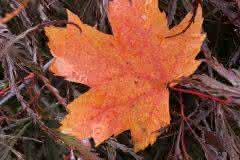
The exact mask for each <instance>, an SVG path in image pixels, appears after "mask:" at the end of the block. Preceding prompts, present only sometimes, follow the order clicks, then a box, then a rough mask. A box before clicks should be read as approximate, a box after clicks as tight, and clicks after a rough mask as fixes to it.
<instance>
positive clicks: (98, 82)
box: [45, 0, 205, 151]
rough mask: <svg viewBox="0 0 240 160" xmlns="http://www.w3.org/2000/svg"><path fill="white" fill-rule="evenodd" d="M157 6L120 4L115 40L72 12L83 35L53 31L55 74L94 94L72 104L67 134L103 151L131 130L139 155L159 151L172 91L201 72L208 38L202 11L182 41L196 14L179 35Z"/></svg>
mask: <svg viewBox="0 0 240 160" xmlns="http://www.w3.org/2000/svg"><path fill="white" fill-rule="evenodd" d="M157 1H158V0H132V2H131V3H130V2H129V0H114V1H113V2H110V4H109V10H108V18H109V20H110V23H111V26H112V30H113V35H108V34H104V33H102V32H99V31H98V30H96V29H95V28H93V27H90V26H88V25H85V24H83V23H82V22H81V21H80V20H79V18H78V17H77V16H75V15H74V14H73V13H71V12H70V11H68V18H69V21H71V22H75V23H76V24H78V25H79V26H80V27H81V29H82V32H80V31H79V29H78V28H76V27H74V26H72V25H67V28H56V27H47V28H46V29H45V31H46V34H47V36H48V37H49V47H50V48H51V50H52V53H53V54H54V56H55V57H56V60H55V62H54V63H53V64H52V66H51V70H52V71H53V72H54V73H55V74H56V75H59V76H63V77H66V79H67V80H69V81H73V82H78V83H83V84H87V85H89V86H90V87H91V89H90V90H89V91H88V92H87V93H85V94H83V95H81V96H79V97H78V98H77V99H75V100H74V101H73V102H72V103H70V104H69V105H68V109H69V110H70V113H69V114H68V115H67V116H66V118H65V119H64V120H63V121H62V127H61V130H62V131H64V132H65V133H68V134H71V135H74V136H76V137H78V138H80V139H82V138H86V137H93V138H94V140H95V142H96V144H100V143H101V142H103V141H104V140H106V139H107V138H109V137H110V136H112V135H117V134H119V133H121V132H123V131H126V130H130V131H131V135H132V140H133V143H134V148H135V150H136V151H138V150H140V149H143V148H145V147H146V146H147V145H149V144H152V143H153V142H154V141H155V140H156V137H157V136H158V133H157V132H156V131H157V130H158V129H160V128H161V127H164V126H167V125H168V124H169V123H170V115H169V107H168V106H169V102H168V101H169V93H168V90H167V87H166V84H167V83H168V82H170V81H172V80H174V79H176V78H179V77H181V76H188V75H190V74H192V73H193V71H194V70H195V69H196V68H197V67H198V66H199V64H200V62H199V61H196V60H195V56H196V55H197V53H198V52H199V50H200V47H201V44H202V42H203V40H204V37H205V35H203V34H201V25H202V21H203V19H202V12H201V8H200V7H199V9H198V12H197V15H196V18H195V22H194V23H193V24H192V25H191V26H190V28H189V29H188V30H187V31H186V32H185V33H183V34H181V35H180V36H176V37H173V38H166V37H168V36H171V35H174V34H176V33H179V32H181V31H182V30H183V29H184V28H185V27H186V26H187V25H188V24H189V21H190V19H191V17H192V14H191V13H190V14H188V15H187V16H186V18H185V19H184V20H183V21H182V22H181V23H180V24H179V25H178V26H177V27H174V28H173V29H171V30H169V29H168V27H167V22H166V16H165V14H164V13H161V12H160V11H159V9H158V2H157Z"/></svg>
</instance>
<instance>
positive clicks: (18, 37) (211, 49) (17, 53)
mask: <svg viewBox="0 0 240 160" xmlns="http://www.w3.org/2000/svg"><path fill="white" fill-rule="evenodd" d="M24 2H25V4H24V5H23V7H21V5H22V4H23V3H24ZM24 2H20V1H17V0H1V1H0V16H1V17H5V19H4V18H0V22H1V23H0V61H1V65H2V67H1V68H0V71H1V72H0V74H1V76H0V78H1V80H0V159H1V160H5V159H27V160H31V159H34V160H40V159H50V160H54V159H66V160H67V159H71V160H74V159H80V158H82V159H84V160H85V159H110V160H115V159H119V160H121V159H124V160H125V159H146V160H147V159H156V160H158V159H194V160H195V159H208V160H212V159H213V160H215V159H219V160H225V159H231V160H238V159H240V139H239V136H240V110H239V107H240V70H239V64H240V45H239V44H240V3H239V1H238V0H231V1H227V0H204V1H203V2H202V5H203V13H204V31H205V32H206V33H207V39H206V40H205V42H204V44H203V46H202V51H201V52H200V53H199V55H198V58H201V59H203V63H202V64H201V66H200V67H199V68H198V70H197V71H196V73H195V74H194V75H193V76H191V77H188V78H183V79H181V81H180V82H179V84H178V85H177V86H174V87H171V88H169V90H170V91H171V97H170V104H171V108H170V110H171V118H172V120H171V125H170V126H169V127H167V128H166V129H164V130H160V131H159V132H161V133H162V134H161V136H160V137H159V138H158V140H157V142H156V143H155V144H154V145H152V146H149V147H148V148H146V149H145V150H144V151H141V152H139V153H134V152H133V150H132V149H131V148H132V143H131V135H130V133H129V132H124V133H122V134H121V135H119V136H117V137H112V138H110V139H109V140H107V141H106V142H105V143H103V144H101V145H100V146H98V147H95V146H94V141H93V140H92V139H86V140H82V141H79V140H76V139H75V138H74V137H71V136H68V135H64V134H62V133H60V132H59V131H58V130H57V128H58V127H59V122H60V121H61V120H62V119H63V118H64V116H65V115H66V114H67V109H66V108H65V106H66V104H67V103H69V102H71V101H72V100H73V99H74V98H76V97H77V96H79V95H80V94H82V93H84V92H86V91H87V90H88V89H89V87H88V86H85V85H79V84H75V83H70V82H68V81H65V80H64V79H63V78H61V77H56V76H54V75H53V74H52V73H51V72H49V71H48V67H49V65H50V64H51V62H52V57H51V54H50V51H49V48H48V46H47V37H46V36H45V33H44V31H43V27H44V26H46V25H58V26H63V27H64V26H65V24H66V22H67V21H66V19H67V17H66V10H65V9H66V8H67V9H69V10H71V11H73V12H74V13H76V14H78V15H79V17H80V18H81V19H82V21H84V22H85V23H87V24H89V25H92V26H96V27H97V28H98V29H99V30H100V31H102V32H105V33H109V34H111V26H110V25H109V22H108V19H107V10H106V8H107V6H108V0H99V1H93V0H88V1H84V0H36V1H29V2H27V1H24ZM193 6H194V2H190V1H188V0H169V1H168V0H160V1H159V8H160V9H161V10H163V11H165V12H166V13H167V14H168V22H169V26H170V27H172V26H174V25H176V24H178V23H179V22H180V21H181V19H182V18H183V17H184V16H185V15H186V13H187V12H189V11H190V10H192V9H193ZM7 13H13V14H11V15H13V16H7V19H6V15H7ZM3 22H7V23H3ZM139 27H141V26H139Z"/></svg>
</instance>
